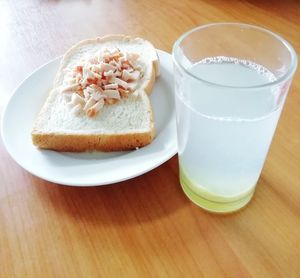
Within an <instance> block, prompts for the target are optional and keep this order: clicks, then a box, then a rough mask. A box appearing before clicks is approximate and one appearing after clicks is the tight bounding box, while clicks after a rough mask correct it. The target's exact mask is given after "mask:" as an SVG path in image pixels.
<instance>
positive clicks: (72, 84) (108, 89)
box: [61, 49, 143, 117]
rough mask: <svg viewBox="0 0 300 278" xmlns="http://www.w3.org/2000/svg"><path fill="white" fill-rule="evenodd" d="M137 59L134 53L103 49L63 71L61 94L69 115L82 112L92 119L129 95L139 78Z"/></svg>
mask: <svg viewBox="0 0 300 278" xmlns="http://www.w3.org/2000/svg"><path fill="white" fill-rule="evenodd" d="M138 58H139V55H138V54H136V53H122V52H121V51H120V50H119V49H115V50H113V51H109V50H107V49H105V50H104V51H103V52H100V53H99V54H98V55H96V56H95V57H92V58H90V59H88V60H86V61H83V62H81V63H79V64H78V65H76V66H75V67H74V68H72V69H66V71H67V72H68V73H67V74H66V78H65V80H64V85H63V87H62V88H61V92H62V93H64V94H65V96H66V99H67V106H68V107H69V108H70V110H71V112H72V113H74V114H79V113H80V112H82V111H84V112H85V113H86V115H87V116H88V117H94V116H95V115H97V114H98V113H99V111H100V110H101V109H102V108H103V106H104V105H111V104H115V103H117V102H118V101H120V99H122V98H126V97H128V95H129V94H131V93H133V92H134V91H135V90H136V87H137V84H138V81H139V80H140V79H141V78H142V77H143V73H142V69H141V66H139V65H138V64H137V60H138Z"/></svg>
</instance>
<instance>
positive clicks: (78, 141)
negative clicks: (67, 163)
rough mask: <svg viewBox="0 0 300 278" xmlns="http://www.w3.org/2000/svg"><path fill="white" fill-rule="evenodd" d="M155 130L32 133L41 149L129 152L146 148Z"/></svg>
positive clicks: (35, 143) (33, 138)
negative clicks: (104, 132)
mask: <svg viewBox="0 0 300 278" xmlns="http://www.w3.org/2000/svg"><path fill="white" fill-rule="evenodd" d="M153 138H154V130H151V131H150V132H141V133H128V134H101V135H96V134H95V135H94V134H90V135H84V134H57V133H47V134H43V133H34V132H33V133H32V141H33V143H34V145H36V146H38V147H39V148H41V149H50V150H56V151H61V152H85V151H103V152H111V151H127V150H133V149H136V148H140V147H144V146H146V145H148V144H150V143H151V142H152V140H153Z"/></svg>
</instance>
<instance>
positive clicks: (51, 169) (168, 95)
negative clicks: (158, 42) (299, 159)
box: [2, 50, 177, 186]
mask: <svg viewBox="0 0 300 278" xmlns="http://www.w3.org/2000/svg"><path fill="white" fill-rule="evenodd" d="M158 54H159V58H160V64H161V75H160V77H159V78H158V79H157V81H156V83H155V86H154V89H153V92H152V95H151V101H152V106H153V110H154V119H155V125H156V132H157V134H156V138H155V139H154V141H153V142H152V143H151V144H150V145H148V146H146V147H144V148H141V149H138V150H135V151H130V152H113V153H102V152H92V153H79V154H78V153H66V152H65V153H59V152H54V151H48V150H39V149H37V148H36V147H35V146H33V144H32V142H31V134H30V132H31V127H32V124H33V121H34V119H35V118H36V116H37V114H38V112H39V110H40V109H41V107H42V105H43V103H44V101H45V99H46V97H47V95H48V92H49V90H50V88H51V84H52V82H53V79H54V76H55V73H56V71H57V69H58V66H59V63H60V60H61V58H57V59H55V60H53V61H51V62H49V63H48V64H46V65H44V66H42V67H41V68H39V69H38V70H36V71H35V72H34V73H33V74H31V75H30V76H29V77H28V78H26V79H25V80H24V81H23V82H22V83H21V84H20V86H19V87H18V88H17V89H16V91H15V92H14V94H13V95H12V97H11V98H10V100H9V102H8V104H7V106H6V109H5V110H4V113H3V117H2V137H3V142H4V145H5V147H6V149H7V151H8V152H9V154H10V155H11V156H12V157H13V159H14V160H15V161H16V162H17V163H18V164H20V165H21V166H22V167H23V168H24V169H26V170H27V171H29V172H30V173H32V174H33V175H36V176H38V177H40V178H42V179H45V180H48V181H51V182H55V183H59V184H65V185H73V186H93V185H104V184H111V183H115V182H120V181H124V180H127V179H130V178H133V177H136V176H138V175H141V174H143V173H145V172H147V171H150V170H152V169H153V168H155V167H157V166H159V165H161V164H162V163H164V162H165V161H167V160H168V159H169V158H171V157H172V156H173V155H175V154H176V152H177V141H176V126H175V107H174V90H173V67H172V58H171V55H170V54H168V53H166V52H164V51H161V50H158Z"/></svg>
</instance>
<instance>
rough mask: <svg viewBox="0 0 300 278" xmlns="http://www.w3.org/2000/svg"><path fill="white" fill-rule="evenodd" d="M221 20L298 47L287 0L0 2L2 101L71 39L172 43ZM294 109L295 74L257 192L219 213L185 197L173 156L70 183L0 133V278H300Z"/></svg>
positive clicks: (298, 5) (297, 96) (293, 5)
mask: <svg viewBox="0 0 300 278" xmlns="http://www.w3.org/2000/svg"><path fill="white" fill-rule="evenodd" d="M220 21H230V22H245V23H252V24H256V25H260V26H263V27H266V28H268V29H271V30H272V31H274V32H276V33H278V34H280V35H282V36H283V37H284V38H286V39H287V40H288V41H289V42H290V43H291V44H292V45H293V46H294V47H295V49H296V51H297V52H300V2H299V1H296V0H295V1H258V0H257V1H254V0H253V1H233V0H229V1H225V0H224V1H221V0H209V1H208V0H201V1H200V0H199V1H196V0H187V1H175V0H166V1H158V0H152V1H146V0H143V1H134V0H128V1H122V0H114V1H104V0H102V1H91V0H85V1H76V0H70V1H67V0H66V1H63V0H61V1H59V0H56V1H55V0H52V1H50V0H35V1H33V0H26V1H21V0H15V1H12V0H11V1H9V0H7V1H4V0H0V110H1V111H2V110H3V108H4V105H5V103H6V101H7V100H8V98H9V97H10V95H12V93H13V90H14V88H15V87H16V86H17V84H18V83H19V82H20V81H21V80H23V79H24V78H25V77H26V76H27V75H28V74H30V72H32V71H33V70H34V69H36V68H37V67H38V66H40V65H42V64H44V63H45V62H47V61H49V60H50V59H53V58H55V57H57V56H59V55H61V54H63V53H64V52H65V51H66V50H67V49H68V48H69V47H70V46H71V45H72V44H73V43H75V42H77V41H78V40H81V39H85V38H90V37H94V36H98V35H104V34H108V33H127V34H131V35H134V36H142V37H144V38H146V39H149V40H150V41H151V42H153V44H154V45H155V46H156V47H157V48H160V49H163V50H165V51H168V52H170V51H171V49H172V45H173V43H174V41H175V40H176V39H177V38H178V37H179V36H180V35H181V34H182V33H183V32H185V31H187V30H189V29H190V28H192V27H195V26H197V25H200V24H205V23H210V22H220ZM28 101H30V100H28ZM299 107H300V73H299V71H297V72H296V75H295V78H294V82H293V84H292V87H291V89H290V93H289V96H288V99H287V102H286V105H285V108H284V110H283V113H282V116H281V119H280V122H279V125H278V128H277V132H276V135H275V138H274V140H273V143H272V146H271V150H270V152H269V155H268V158H267V161H266V163H265V167H264V169H263V172H262V175H261V178H260V180H259V182H258V187H257V190H256V194H255V196H254V198H253V200H252V201H251V203H250V204H249V205H248V206H247V208H246V209H244V210H242V211H240V212H238V213H235V214H231V215H227V216H220V215H214V214H209V213H206V212H204V211H203V210H201V209H200V208H198V207H196V206H195V205H193V204H192V203H191V202H190V201H188V200H187V198H186V197H185V195H184V194H183V192H182V190H181V188H180V185H179V182H178V163H177V157H176V156H175V157H173V158H172V159H170V160H169V161H168V162H166V163H164V164H163V165H162V166H160V167H158V168H156V169H155V170H153V171H151V172H149V173H147V174H145V175H142V176H140V177H137V178H135V179H132V180H129V181H125V182H122V183H119V184H115V185H110V186H103V187H92V188H84V187H81V188H73V187H66V186H60V185H56V184H53V183H49V182H46V181H43V180H41V179H39V178H36V177H34V176H32V175H31V174H29V173H28V172H26V171H25V170H23V169H22V168H21V167H19V166H18V165H17V164H16V163H15V162H14V161H13V160H12V159H11V158H10V157H9V155H8V153H7V152H6V150H5V148H4V146H3V143H2V141H0V157H1V160H0V276H1V277H300V112H299V111H300V110H299Z"/></svg>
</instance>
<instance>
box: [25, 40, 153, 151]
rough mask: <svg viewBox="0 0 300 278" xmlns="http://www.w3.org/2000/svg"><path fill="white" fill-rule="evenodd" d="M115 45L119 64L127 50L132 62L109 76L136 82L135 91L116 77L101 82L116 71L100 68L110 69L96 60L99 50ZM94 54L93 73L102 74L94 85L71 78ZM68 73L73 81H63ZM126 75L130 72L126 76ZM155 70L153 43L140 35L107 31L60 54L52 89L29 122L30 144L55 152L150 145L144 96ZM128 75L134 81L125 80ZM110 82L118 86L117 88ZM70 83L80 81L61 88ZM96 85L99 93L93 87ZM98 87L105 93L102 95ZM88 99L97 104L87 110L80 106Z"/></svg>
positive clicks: (149, 121)
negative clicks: (108, 33) (116, 33)
mask: <svg viewBox="0 0 300 278" xmlns="http://www.w3.org/2000/svg"><path fill="white" fill-rule="evenodd" d="M116 49H117V50H118V51H119V53H121V55H123V56H125V58H123V59H121V60H120V61H118V60H116V62H118V63H119V64H118V65H119V66H120V67H121V66H122V63H121V62H122V61H123V60H126V59H127V58H126V57H129V56H130V55H132V54H134V55H135V58H136V57H137V59H136V61H130V63H132V64H134V65H132V67H133V68H130V69H129V70H128V71H125V72H123V74H122V75H120V73H117V74H119V75H120V76H118V77H117V76H112V78H117V79H120V80H121V81H124V80H126V82H128V83H130V82H131V81H133V82H136V83H137V84H134V90H129V89H127V88H124V87H123V86H122V85H123V83H122V82H121V81H120V82H118V80H115V79H107V80H106V77H104V76H106V75H109V74H112V73H113V72H117V69H116V70H114V71H113V72H108V71H106V72H104V71H105V70H103V69H107V70H111V69H110V68H109V66H105V67H103V63H102V62H103V60H101V59H103V55H104V54H103V53H106V54H107V53H110V54H111V53H114V52H116ZM95 57H96V58H97V59H98V61H95V64H96V65H97V66H98V68H99V69H98V71H97V72H96V76H97V77H99V76H98V74H100V76H102V78H101V77H99V79H93V80H92V82H93V83H94V84H90V83H88V84H90V85H91V86H89V85H87V84H86V82H83V78H84V76H83V75H80V74H79V75H78V76H76V74H74V73H72V70H74V69H75V68H76V67H78V65H79V66H80V65H81V64H83V65H87V61H89V60H91V62H93V59H95ZM129 60H130V59H129ZM108 61H109V60H107V61H104V62H108ZM105 64H106V63H105ZM89 65H90V64H88V66H87V67H88V68H89ZM95 68H96V67H95ZM91 69H92V68H91ZM119 69H120V70H121V71H122V69H123V70H124V69H127V68H126V65H125V64H124V67H122V68H119ZM95 70H97V69H95ZM70 71H71V79H72V78H73V79H74V78H75V79H76V78H77V79H76V81H74V80H73V79H72V80H71V83H70V84H68V82H69V79H68V78H67V73H68V72H70ZM135 71H136V72H135ZM138 71H139V72H140V74H139V73H138ZM128 73H129V75H128ZM131 73H133V74H132V75H130V74H131ZM91 74H92V73H91ZM158 74H159V62H158V57H157V53H156V51H155V48H154V47H153V46H152V44H151V43H150V42H148V41H146V40H144V39H141V38H130V37H128V36H123V35H110V36H105V37H102V38H96V39H92V40H85V41H82V42H80V43H78V44H77V45H75V46H73V47H72V48H71V49H70V50H69V51H68V52H67V53H66V54H65V55H64V57H63V59H62V62H61V65H60V68H59V70H58V72H57V75H56V78H55V81H54V86H53V89H52V90H51V92H50V94H49V96H48V98H47V100H46V102H45V104H44V105H43V107H42V109H41V111H40V113H39V115H38V117H37V119H36V121H35V123H34V126H33V129H32V133H31V134H32V141H33V143H34V145H36V146H37V147H39V148H43V149H52V150H56V151H71V152H83V151H92V150H98V151H121V150H131V149H135V148H138V147H143V146H145V145H147V144H149V143H151V142H152V140H153V138H154V133H155V132H154V122H153V114H152V109H151V103H150V100H149V97H148V95H149V94H150V93H151V90H152V87H153V84H154V81H155V78H156V76H157V75H158ZM123 77H124V78H123ZM136 77H139V78H138V79H137V78H136ZM130 78H133V79H135V78H136V79H135V80H130ZM86 79H87V78H86ZM95 80H96V81H95ZM102 80H104V83H103V82H102ZM105 80H106V81H105ZM90 81H91V80H90ZM115 81H117V83H120V84H121V85H117V87H116V82H115ZM72 82H73V84H74V82H79V83H78V84H79V86H77V85H78V84H75V85H74V86H73V88H75V89H74V90H70V91H68V90H67V91H66V90H65V88H66V86H69V85H72ZM97 82H98V83H97ZM76 86H77V87H76ZM96 86H100V87H101V88H98V87H97V88H96ZM71 87H72V86H71ZM125 87H126V86H125ZM95 88H96V89H97V90H98V91H93V90H94V89H95ZM125 89H127V90H125ZM103 91H106V93H104V94H103ZM125 91H126V94H125V93H124V92H125ZM98 93H99V95H98ZM68 94H69V95H68ZM116 94H119V96H116ZM92 96H94V97H95V100H96V101H95V100H94V99H92ZM78 97H79V98H80V97H81V98H82V99H79V98H78ZM89 100H90V101H93V105H95V104H96V105H98V108H99V107H100V108H99V109H98V110H97V111H96V113H93V114H89V113H87V109H84V108H85V106H86V103H87V102H88V101H89ZM72 101H73V103H72ZM81 102H82V103H81Z"/></svg>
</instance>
